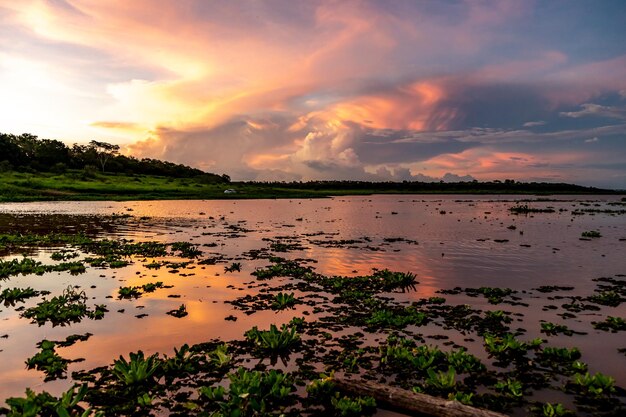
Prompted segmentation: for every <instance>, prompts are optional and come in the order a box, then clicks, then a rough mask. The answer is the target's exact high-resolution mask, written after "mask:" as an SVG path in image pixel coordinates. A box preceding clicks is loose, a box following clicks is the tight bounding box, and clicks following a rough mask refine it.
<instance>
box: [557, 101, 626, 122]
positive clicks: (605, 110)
mask: <svg viewBox="0 0 626 417" xmlns="http://www.w3.org/2000/svg"><path fill="white" fill-rule="evenodd" d="M580 107H582V110H579V111H569V112H561V113H560V115H561V116H564V117H573V118H579V117H587V116H597V117H607V118H611V119H620V120H626V107H610V106H601V105H599V104H593V103H584V104H582V105H581V106H580Z"/></svg>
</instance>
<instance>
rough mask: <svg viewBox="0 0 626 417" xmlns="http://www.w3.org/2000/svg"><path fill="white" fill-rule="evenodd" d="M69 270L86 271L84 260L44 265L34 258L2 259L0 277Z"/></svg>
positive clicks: (75, 273)
mask: <svg viewBox="0 0 626 417" xmlns="http://www.w3.org/2000/svg"><path fill="white" fill-rule="evenodd" d="M63 271H69V272H70V273H71V274H72V275H78V274H82V273H83V272H85V265H83V263H82V262H63V263H60V264H57V265H44V264H43V263H41V262H40V261H36V260H34V259H32V258H26V257H24V258H22V259H20V260H18V259H11V260H10V261H3V260H0V279H4V278H9V277H10V276H13V275H20V274H21V275H28V274H36V275H43V274H45V273H47V272H63Z"/></svg>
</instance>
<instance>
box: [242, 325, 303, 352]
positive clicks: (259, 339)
mask: <svg viewBox="0 0 626 417" xmlns="http://www.w3.org/2000/svg"><path fill="white" fill-rule="evenodd" d="M245 337H246V339H247V340H248V341H249V342H250V343H252V344H253V346H255V347H256V348H257V349H259V350H261V351H263V352H267V353H272V354H274V353H281V352H286V351H289V350H290V349H291V348H293V347H294V346H296V345H298V344H299V343H300V335H299V334H298V333H297V332H296V328H295V327H288V326H287V325H283V326H282V327H281V328H280V329H278V327H276V325H275V324H272V325H270V328H269V330H259V329H258V328H257V326H254V327H253V328H252V329H250V330H248V331H247V332H246V333H245Z"/></svg>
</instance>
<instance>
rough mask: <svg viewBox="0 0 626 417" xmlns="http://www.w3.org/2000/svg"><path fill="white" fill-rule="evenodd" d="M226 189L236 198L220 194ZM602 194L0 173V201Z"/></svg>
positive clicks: (564, 188)
mask: <svg viewBox="0 0 626 417" xmlns="http://www.w3.org/2000/svg"><path fill="white" fill-rule="evenodd" d="M227 189H234V190H236V193H233V194H228V193H227V194H225V193H224V191H225V190H227ZM436 193H442V194H544V195H547V194H607V193H615V191H611V190H601V189H596V188H588V187H580V186H576V185H569V184H523V183H499V182H491V183H456V184H444V183H363V182H309V183H288V184H283V183H267V184H264V183H243V182H233V183H227V182H215V181H213V180H212V178H211V177H203V176H199V177H197V178H172V177H162V176H150V175H125V174H102V173H94V172H91V173H86V172H85V171H82V170H69V171H67V172H64V173H59V174H56V173H41V172H30V173H27V172H16V171H9V172H3V173H0V201H2V202H10V201H48V200H175V199H224V198H228V199H238V198H315V197H327V196H331V195H335V196H336V195H369V194H436Z"/></svg>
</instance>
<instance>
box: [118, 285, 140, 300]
mask: <svg viewBox="0 0 626 417" xmlns="http://www.w3.org/2000/svg"><path fill="white" fill-rule="evenodd" d="M117 294H118V297H119V298H139V297H141V287H120V288H119V289H118V290H117Z"/></svg>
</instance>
